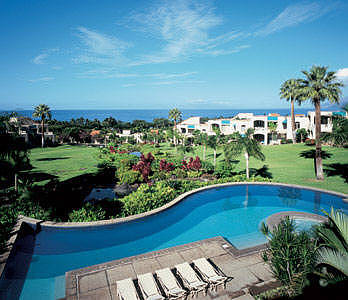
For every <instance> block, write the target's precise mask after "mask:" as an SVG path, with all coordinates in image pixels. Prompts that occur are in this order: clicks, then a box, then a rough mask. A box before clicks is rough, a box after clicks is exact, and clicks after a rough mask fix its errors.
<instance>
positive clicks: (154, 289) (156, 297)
mask: <svg viewBox="0 0 348 300" xmlns="http://www.w3.org/2000/svg"><path fill="white" fill-rule="evenodd" d="M138 283H139V287H140V290H141V292H142V293H143V296H144V299H145V300H163V299H164V297H163V296H162V295H161V292H160V291H159V289H158V286H157V284H156V282H155V279H154V278H153V276H152V274H151V273H146V274H142V275H138Z"/></svg>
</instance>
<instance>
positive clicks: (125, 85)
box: [122, 83, 135, 88]
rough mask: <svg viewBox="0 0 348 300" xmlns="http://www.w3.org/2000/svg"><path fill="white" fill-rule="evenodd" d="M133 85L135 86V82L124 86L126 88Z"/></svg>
mask: <svg viewBox="0 0 348 300" xmlns="http://www.w3.org/2000/svg"><path fill="white" fill-rule="evenodd" d="M132 86H135V83H127V84H124V85H122V87H125V88H127V87H132Z"/></svg>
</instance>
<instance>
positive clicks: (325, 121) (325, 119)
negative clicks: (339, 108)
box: [321, 116, 329, 125]
mask: <svg viewBox="0 0 348 300" xmlns="http://www.w3.org/2000/svg"><path fill="white" fill-rule="evenodd" d="M328 123H329V117H326V116H324V117H323V116H322V117H321V124H322V125H327V124H328Z"/></svg>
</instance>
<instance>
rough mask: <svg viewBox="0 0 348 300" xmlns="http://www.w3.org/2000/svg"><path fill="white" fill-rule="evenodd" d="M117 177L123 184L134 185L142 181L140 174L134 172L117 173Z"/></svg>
mask: <svg viewBox="0 0 348 300" xmlns="http://www.w3.org/2000/svg"><path fill="white" fill-rule="evenodd" d="M117 177H118V179H119V180H120V182H121V183H127V184H134V183H136V182H139V181H140V174H139V172H136V171H133V170H126V171H122V172H121V171H120V170H118V171H117Z"/></svg>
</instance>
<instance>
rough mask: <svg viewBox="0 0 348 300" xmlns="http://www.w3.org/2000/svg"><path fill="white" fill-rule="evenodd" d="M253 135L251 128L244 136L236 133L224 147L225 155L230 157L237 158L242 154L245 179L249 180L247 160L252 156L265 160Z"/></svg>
mask: <svg viewBox="0 0 348 300" xmlns="http://www.w3.org/2000/svg"><path fill="white" fill-rule="evenodd" d="M253 133H254V130H253V129H252V128H248V130H247V131H246V133H245V135H244V136H243V135H240V134H239V133H238V132H236V133H235V134H234V137H233V139H232V140H231V142H230V143H228V144H227V145H225V153H228V154H229V155H230V156H231V157H235V156H239V155H240V154H241V153H243V152H244V156H245V162H246V177H247V178H249V158H250V157H251V156H252V157H255V158H256V159H259V160H262V161H263V160H265V155H264V154H263V153H262V149H261V145H260V144H259V143H258V142H257V141H256V140H255V139H254V138H253Z"/></svg>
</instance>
